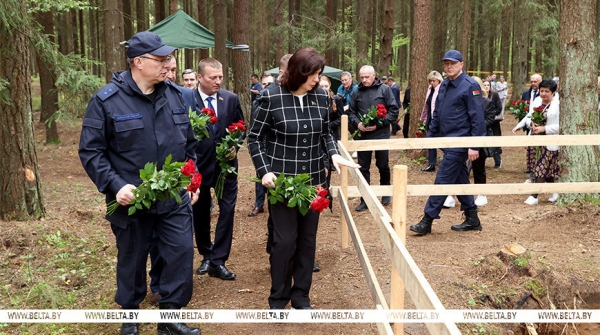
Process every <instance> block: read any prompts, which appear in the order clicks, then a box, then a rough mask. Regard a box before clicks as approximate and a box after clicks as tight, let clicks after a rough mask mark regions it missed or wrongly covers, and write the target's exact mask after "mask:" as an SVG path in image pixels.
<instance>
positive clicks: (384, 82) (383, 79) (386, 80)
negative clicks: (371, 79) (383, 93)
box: [381, 76, 389, 86]
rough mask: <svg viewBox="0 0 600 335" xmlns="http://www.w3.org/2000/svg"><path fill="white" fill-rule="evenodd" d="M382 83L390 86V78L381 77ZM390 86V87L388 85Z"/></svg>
mask: <svg viewBox="0 0 600 335" xmlns="http://www.w3.org/2000/svg"><path fill="white" fill-rule="evenodd" d="M381 82H382V83H383V84H385V85H387V84H388V78H387V77H386V76H383V77H381ZM388 86H389V85H388Z"/></svg>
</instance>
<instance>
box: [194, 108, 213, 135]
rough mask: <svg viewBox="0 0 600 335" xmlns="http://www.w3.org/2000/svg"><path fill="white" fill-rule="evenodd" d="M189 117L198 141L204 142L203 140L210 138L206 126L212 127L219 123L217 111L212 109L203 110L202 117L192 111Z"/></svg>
mask: <svg viewBox="0 0 600 335" xmlns="http://www.w3.org/2000/svg"><path fill="white" fill-rule="evenodd" d="M188 115H189V117H190V123H191V124H192V129H193V130H194V134H195V135H196V138H197V139H198V141H202V139H203V138H205V137H209V135H208V129H206V126H207V125H208V126H212V125H214V124H216V123H217V116H216V115H215V111H214V110H213V109H212V108H202V110H201V111H200V115H198V113H196V112H195V111H193V110H191V109H190V111H189V113H188Z"/></svg>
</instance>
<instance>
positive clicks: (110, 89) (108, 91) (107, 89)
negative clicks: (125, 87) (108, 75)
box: [98, 83, 119, 101]
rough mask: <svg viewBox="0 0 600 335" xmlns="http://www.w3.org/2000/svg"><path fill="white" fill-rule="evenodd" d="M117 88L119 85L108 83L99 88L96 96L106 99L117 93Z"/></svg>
mask: <svg viewBox="0 0 600 335" xmlns="http://www.w3.org/2000/svg"><path fill="white" fill-rule="evenodd" d="M118 90H119V87H118V86H117V85H115V84H113V83H110V84H108V85H106V86H104V87H102V89H100V91H99V92H98V98H100V100H102V101H104V100H106V99H108V98H109V97H111V96H112V95H113V94H115V93H117V91H118Z"/></svg>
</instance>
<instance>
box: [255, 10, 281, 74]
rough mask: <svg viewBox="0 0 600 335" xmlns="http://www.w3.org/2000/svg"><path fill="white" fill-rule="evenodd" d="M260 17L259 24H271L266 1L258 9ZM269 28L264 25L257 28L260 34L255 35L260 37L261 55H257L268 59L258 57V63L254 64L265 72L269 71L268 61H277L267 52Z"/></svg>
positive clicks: (269, 35)
mask: <svg viewBox="0 0 600 335" xmlns="http://www.w3.org/2000/svg"><path fill="white" fill-rule="evenodd" d="M260 17H261V19H262V20H261V22H272V20H269V12H268V10H267V0H262V2H261V7H260ZM269 27H270V25H268V24H267V25H265V26H264V27H262V26H261V27H258V30H257V32H258V31H260V32H261V33H257V34H256V35H258V36H260V50H261V51H262V53H260V54H259V55H269V57H264V56H263V57H260V56H258V57H259V58H258V59H259V60H260V62H256V63H257V66H259V67H260V70H261V71H265V70H268V69H269V63H268V62H269V61H274V60H276V59H277V57H273V56H272V53H271V52H269V45H270V44H271V43H270V42H271V40H270V37H271V33H270V31H269Z"/></svg>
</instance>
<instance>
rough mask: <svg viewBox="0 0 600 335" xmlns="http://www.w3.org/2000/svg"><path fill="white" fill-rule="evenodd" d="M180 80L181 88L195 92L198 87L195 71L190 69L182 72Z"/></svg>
mask: <svg viewBox="0 0 600 335" xmlns="http://www.w3.org/2000/svg"><path fill="white" fill-rule="evenodd" d="M181 78H183V87H185V88H189V89H191V90H195V89H196V87H197V86H198V75H197V74H196V71H194V70H192V69H186V70H185V71H183V73H182V74H181Z"/></svg>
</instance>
